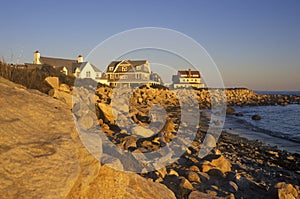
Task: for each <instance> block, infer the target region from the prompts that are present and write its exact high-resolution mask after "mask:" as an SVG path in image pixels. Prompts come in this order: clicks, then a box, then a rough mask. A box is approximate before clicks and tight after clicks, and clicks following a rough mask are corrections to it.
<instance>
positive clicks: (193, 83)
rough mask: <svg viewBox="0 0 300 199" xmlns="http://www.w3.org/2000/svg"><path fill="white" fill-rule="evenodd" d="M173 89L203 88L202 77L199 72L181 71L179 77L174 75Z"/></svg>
mask: <svg viewBox="0 0 300 199" xmlns="http://www.w3.org/2000/svg"><path fill="white" fill-rule="evenodd" d="M172 81H173V84H172V86H173V88H189V87H195V88H203V87H204V84H202V83H201V75H200V72H199V71H193V70H191V69H189V70H179V71H178V73H177V75H173V77H172Z"/></svg>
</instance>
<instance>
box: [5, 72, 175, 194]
mask: <svg viewBox="0 0 300 199" xmlns="http://www.w3.org/2000/svg"><path fill="white" fill-rule="evenodd" d="M0 104H1V108H0V111H1V112H2V113H5V114H0V176H1V181H0V193H1V198H72V199H73V198H149V199H150V198H175V195H174V194H173V192H172V191H170V190H169V189H168V188H166V186H164V185H162V184H159V183H155V182H152V181H150V180H147V179H145V178H143V177H141V176H139V175H137V174H134V173H126V172H122V171H116V170H113V169H111V168H110V167H108V166H101V164H100V163H99V161H98V160H97V159H96V158H95V157H94V156H92V155H91V154H90V153H89V151H87V149H86V148H85V147H84V146H83V144H82V143H81V142H80V140H79V137H78V134H77V132H76V130H75V125H74V118H73V116H72V114H71V111H70V110H69V109H68V107H67V106H66V105H65V104H64V103H62V102H61V101H58V100H55V99H53V98H51V97H49V96H46V95H43V94H41V93H38V92H36V91H35V92H33V91H30V90H26V89H24V88H23V87H21V86H19V85H16V84H13V83H11V82H9V81H8V80H5V79H3V78H1V77H0ZM114 161H115V162H116V161H117V160H111V159H106V160H105V161H104V162H106V163H108V164H114Z"/></svg>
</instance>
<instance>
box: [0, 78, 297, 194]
mask: <svg viewBox="0 0 300 199" xmlns="http://www.w3.org/2000/svg"><path fill="white" fill-rule="evenodd" d="M54 83H55V81H54ZM0 91H1V92H0V101H1V105H2V106H1V111H2V113H5V114H1V115H0V127H1V128H0V134H1V137H0V138H1V139H0V142H1V144H0V160H1V161H0V176H1V180H0V191H1V197H3V198H149V199H150V198H151V199H152V198H180V199H181V198H188V199H193V198H299V192H300V190H299V184H300V157H299V156H300V155H299V154H292V153H289V152H286V151H282V150H278V149H277V148H275V147H269V146H265V145H264V144H263V143H261V142H259V141H249V140H247V139H245V138H241V137H239V136H237V135H232V134H229V133H227V132H225V131H223V132H222V134H221V136H220V137H219V138H218V137H217V136H216V135H214V134H213V133H212V134H210V135H209V138H210V139H209V142H207V143H205V142H203V139H204V137H206V136H207V129H208V128H209V125H210V123H209V119H210V117H209V115H206V114H205V113H204V112H203V111H200V114H201V116H202V117H200V121H199V123H197V130H196V131H195V132H193V131H191V129H190V128H188V125H187V124H185V123H183V122H182V118H180V115H181V114H180V113H181V111H180V109H181V108H182V107H181V106H179V101H178V100H176V99H177V98H176V96H178V95H181V96H187V98H184V100H185V101H184V105H185V106H186V107H188V108H187V109H186V110H187V112H190V111H192V110H193V109H199V107H202V108H207V107H208V102H209V100H210V98H209V97H208V98H207V96H205V95H204V94H201V93H199V91H196V92H194V91H193V90H189V91H188V90H187V91H186V90H179V91H177V92H179V93H180V94H178V93H173V92H171V91H170V90H168V89H165V88H149V87H144V88H140V89H138V90H136V91H135V92H134V94H133V95H132V96H131V97H130V95H129V94H128V91H126V90H121V92H115V93H113V92H112V89H111V88H109V87H98V88H97V90H96V93H95V90H94V87H93V86H87V87H78V88H76V89H74V90H73V91H71V89H70V88H68V87H67V86H66V85H58V84H56V85H55V88H54V90H53V92H52V94H53V96H54V97H55V98H57V99H59V100H62V101H63V102H65V103H70V102H71V101H72V97H73V101H74V106H73V107H72V111H73V114H74V115H72V114H71V112H70V111H69V108H68V107H67V106H66V104H65V103H62V102H60V101H58V100H54V99H53V98H51V97H49V96H47V95H44V94H42V93H40V92H38V91H36V90H28V89H26V88H25V87H23V86H20V85H17V84H14V83H12V82H9V81H8V80H5V79H3V78H0ZM191 91H192V93H191ZM217 92H219V91H216V92H214V93H213V94H215V95H217ZM226 92H227V91H226ZM230 92H231V93H238V94H235V95H239V96H242V94H241V93H244V92H247V93H248V94H247V95H248V96H252V94H251V92H249V91H246V90H245V91H240V90H239V91H237V90H234V91H230ZM203 93H204V92H203ZM249 93H250V94H249ZM95 94H96V95H95ZM201 95H203V96H202V97H201ZM235 95H233V96H235ZM253 95H256V94H253ZM233 96H232V100H231V101H232V103H233V101H235V100H236V101H239V102H241V101H240V99H241V98H240V97H233ZM70 97H71V99H70ZM195 97H196V98H197V99H199V100H200V99H201V100H202V102H204V101H205V103H203V106H202V105H199V104H195V103H194V101H193V100H192V99H193V98H195ZM66 98H67V99H66ZM283 98H285V97H283ZM116 99H117V100H116ZM165 99H168V100H165ZM169 99H170V100H169ZM245 99H248V97H246V98H245ZM270 99H271V97H270ZM280 99H281V97H280ZM287 99H288V100H289V101H285V102H288V103H295V102H297V99H298V98H297V97H295V98H294V97H291V98H287ZM295 100H296V101H295ZM229 101H230V100H229ZM114 103H115V104H114ZM214 103H217V102H216V101H215V102H214ZM261 103H264V102H263V101H262V102H261ZM156 104H159V105H160V106H158V107H157V109H156V111H162V112H159V113H161V114H157V115H156V118H155V122H154V117H153V116H151V109H150V107H151V106H152V107H153V106H155V105H156ZM242 104H244V103H243V101H242ZM69 105H70V104H69ZM128 105H129V106H128ZM261 105H262V104H261ZM283 105H284V104H283ZM164 109H165V112H164V111H163V110H164ZM221 111H226V110H221ZM228 111H229V110H227V112H228ZM96 116H97V117H96ZM150 116H151V117H150ZM74 119H75V120H77V126H74ZM197 122H198V121H197ZM153 123H154V124H155V125H153V126H151V124H153ZM149 125H150V126H151V128H150V129H148V128H147V127H149ZM179 126H182V127H183V131H185V132H186V133H187V134H186V135H190V134H191V135H195V137H194V138H193V142H192V143H191V144H190V145H189V147H183V145H184V142H185V140H184V139H178V134H177V132H178V129H179ZM78 129H82V130H84V131H85V132H86V134H87V135H91V136H93V135H96V134H97V133H98V132H99V131H101V132H102V134H103V132H104V133H105V137H107V138H109V140H108V141H109V142H111V143H113V145H114V146H117V148H120V149H123V150H125V151H127V152H130V153H131V152H136V154H144V153H147V152H157V153H158V155H160V157H163V158H165V154H162V153H161V152H158V149H160V148H161V147H164V146H166V145H167V144H168V143H172V142H174V143H175V144H174V148H170V151H169V152H170V153H172V151H175V150H176V149H179V148H180V149H183V150H184V153H183V154H182V155H181V156H180V158H179V159H177V160H176V161H174V162H173V163H171V164H169V165H167V166H166V167H161V168H160V169H156V170H153V171H149V172H147V170H146V172H145V168H143V167H140V166H141V165H140V164H132V162H134V161H135V160H136V157H135V156H130V159H131V160H132V162H131V163H129V162H128V158H127V157H126V158H124V157H123V156H122V154H120V153H119V151H117V152H116V153H114V154H112V153H111V151H109V150H108V149H107V148H103V151H100V152H99V154H98V155H99V157H101V164H99V161H98V160H97V159H96V158H95V156H93V155H92V154H91V151H88V150H87V148H86V147H85V146H83V143H82V140H81V141H80V140H79V136H80V135H79V134H78ZM145 129H147V131H146V130H145ZM92 141H94V142H95V141H97V140H92ZM105 142H106V141H105V140H102V141H100V142H95V143H96V144H97V145H99V146H100V147H101V146H102V145H104V144H105ZM203 147H209V148H210V149H212V150H211V151H210V153H209V154H208V155H207V156H205V157H204V158H200V157H199V150H200V149H201V148H203ZM166 158H168V157H166ZM171 158H172V157H171ZM149 164H151V162H150V163H149ZM116 167H117V169H113V168H116ZM137 167H139V168H137ZM130 169H135V170H138V171H139V173H140V175H137V174H135V173H127V172H124V171H122V170H130Z"/></svg>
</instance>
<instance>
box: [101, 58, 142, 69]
mask: <svg viewBox="0 0 300 199" xmlns="http://www.w3.org/2000/svg"><path fill="white" fill-rule="evenodd" d="M121 62H127V63H129V64H131V66H133V67H136V66H139V65H143V64H146V63H147V60H122V61H112V62H111V63H110V64H109V65H108V67H107V71H108V70H109V68H110V67H114V68H115V67H116V66H117V65H118V64H119V63H121Z"/></svg>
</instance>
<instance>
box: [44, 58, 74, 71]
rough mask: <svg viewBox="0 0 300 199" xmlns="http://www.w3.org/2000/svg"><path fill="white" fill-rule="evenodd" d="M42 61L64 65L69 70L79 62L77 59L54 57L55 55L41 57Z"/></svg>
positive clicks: (53, 64)
mask: <svg viewBox="0 0 300 199" xmlns="http://www.w3.org/2000/svg"><path fill="white" fill-rule="evenodd" d="M40 62H41V63H42V64H47V65H50V66H56V67H63V66H64V67H66V68H67V69H68V70H69V71H72V69H73V64H76V63H78V62H77V60H71V59H62V58H54V57H40Z"/></svg>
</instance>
